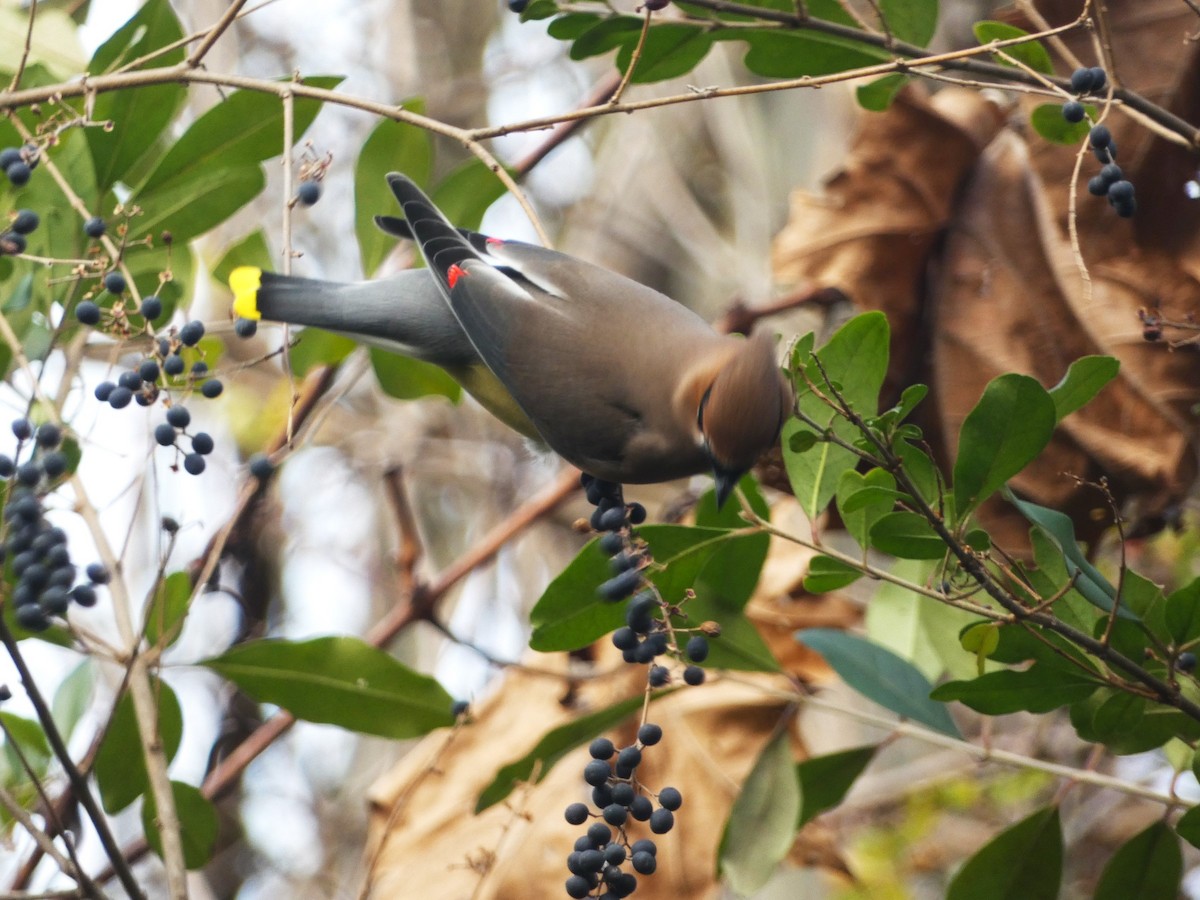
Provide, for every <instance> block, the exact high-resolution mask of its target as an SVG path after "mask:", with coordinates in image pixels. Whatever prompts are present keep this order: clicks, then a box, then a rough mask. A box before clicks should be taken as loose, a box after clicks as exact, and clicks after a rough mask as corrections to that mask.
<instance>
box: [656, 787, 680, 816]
mask: <svg viewBox="0 0 1200 900" xmlns="http://www.w3.org/2000/svg"><path fill="white" fill-rule="evenodd" d="M658 803H659V805H660V806H661V807H662V808H663V809H669V810H671V811H672V812H674V811H675V810H677V809H679V807H681V806H683V794H681V793H679V789H678V788H673V787H665V788H663V789H662V790H661V791H659V792H658Z"/></svg>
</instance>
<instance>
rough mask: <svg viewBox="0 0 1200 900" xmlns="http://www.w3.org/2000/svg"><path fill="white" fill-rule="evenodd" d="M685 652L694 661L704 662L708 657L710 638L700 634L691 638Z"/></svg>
mask: <svg viewBox="0 0 1200 900" xmlns="http://www.w3.org/2000/svg"><path fill="white" fill-rule="evenodd" d="M683 652H684V653H686V654H687V658H688V659H690V660H691V661H692V662H704V660H706V659H708V638H706V637H704V636H703V635H699V634H697V635H695V636H693V637H691V638H689V639H688V642H687V647H685V648H684V651H683Z"/></svg>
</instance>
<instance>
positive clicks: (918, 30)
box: [879, 0, 938, 47]
mask: <svg viewBox="0 0 1200 900" xmlns="http://www.w3.org/2000/svg"><path fill="white" fill-rule="evenodd" d="M879 8H880V9H881V10H882V11H883V18H884V21H885V22H886V23H887V27H888V30H889V31H890V32H891V33H892V35H893V36H894V37H897V38H899V39H900V40H902V41H908V43H910V44H916V45H918V46H921V47H924V46H925V45H926V44H928V43H929V39H930V38H932V37H933V32H934V31H935V30H936V29H937V21H938V2H937V0H880V4H879Z"/></svg>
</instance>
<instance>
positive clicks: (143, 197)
mask: <svg viewBox="0 0 1200 900" xmlns="http://www.w3.org/2000/svg"><path fill="white" fill-rule="evenodd" d="M341 81H342V79H341V77H340V76H336V75H316V76H312V77H309V78H304V79H301V83H302V84H305V85H307V86H308V87H315V88H324V89H326V90H332V89H333V88H335V87H337V86H338V84H340V83H341ZM292 108H293V113H294V133H295V138H296V140H297V141H299V139H300V136H301V135H302V134H304V132H305V131H306V130H308V126H309V125H311V124H312V121H313V119H315V118H316V117H317V113H318V112H320V109H321V104H320V102H319V101H317V100H311V99H308V98H306V97H297V98H296V99H295V101H294V102H293V104H292ZM282 152H283V102H282V101H281V100H280V99H279V98H278V97H276V96H275V95H274V94H264V93H262V92H259V91H234V92H233V93H232V94H230V95H229V96H228V97H226V98H225V99H224V100H222V101H221V102H220V103H218V104H217V105H216V106H214V107H212V109H210V110H208V112H206V113H204V115H202V116H201V117H200V118H199V119H197V120H196V121H195V122H193V123H192V125H191V126H190V127H189V128H188V130H187V131H185V132H184V133H183V136H182V137H181V138H180V139H179V140H178V141H176V142H175V144H174V145H173V146H172V147H171V149H170V150H169V151H167V154H166V155H165V156H164V157H163V158H162V160H161V161H160V162H159V164H158V165H157V166H156V167H155V168H154V171H153V172H151V173H150V175H149V177H148V178H147V179H146V181H145V183H144V184H142V185H141V186H140V187H139V188H138V189H137V191H135V193H134V196H133V198H132V202H136V203H139V204H143V205H144V204H145V202H146V201H147V200H148V199H149V198H151V197H155V196H158V195H159V194H162V193H164V192H168V191H170V190H171V189H172V188H173V187H175V186H178V185H180V184H186V185H199V184H202V183H203V173H211V172H212V171H213V170H218V169H244V168H257V166H258V164H259V163H261V162H263V161H264V160H267V159H271V158H272V157H275V156H278V155H279V154H281V153H282ZM138 227H139V231H140V233H146V232H147V231H149V230H150V229H145V228H141V227H140V225H139V226H138Z"/></svg>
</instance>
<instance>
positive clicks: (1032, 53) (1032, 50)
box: [974, 20, 1054, 75]
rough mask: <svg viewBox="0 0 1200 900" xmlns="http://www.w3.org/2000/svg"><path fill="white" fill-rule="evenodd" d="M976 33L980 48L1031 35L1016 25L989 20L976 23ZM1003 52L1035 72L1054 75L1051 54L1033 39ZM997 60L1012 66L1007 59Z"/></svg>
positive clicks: (1006, 48) (1014, 45)
mask: <svg viewBox="0 0 1200 900" xmlns="http://www.w3.org/2000/svg"><path fill="white" fill-rule="evenodd" d="M974 31H975V40H977V41H979V45H980V46H983V45H984V44H990V43H991V42H992V41H1011V40H1013V39H1014V38H1019V37H1025V36H1026V35H1028V34H1029V32H1028V31H1025V30H1024V29H1021V28H1017V27H1016V26H1015V25H1009V24H1008V23H1007V22H994V21H989V20H985V21H982V22H976V23H975V28H974ZM1002 51H1003V52H1004V53H1007V54H1008V55H1009V56H1011V57H1012V58H1013V59H1016V60H1019V61H1020V62H1023V63H1024V64H1025V65H1027V66H1029V68H1031V69H1033V70H1034V71H1035V72H1041V73H1042V74H1043V75H1053V74H1054V63H1053V62H1051V60H1050V54H1049V53H1048V52H1046V48H1045V47H1043V46H1042V45H1041V44H1040V43H1039V42H1038V41H1036V40H1032V39H1031V40H1029V41H1028V42H1026V43H1023V44H1013V45H1012V46H1010V47H1004V48H1002ZM997 59H998V61H999V62H1000V63H1001V64H1003V65H1006V66H1011V65H1012V63H1010V62H1009V61H1008V60H1006V59H1001V58H997Z"/></svg>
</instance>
